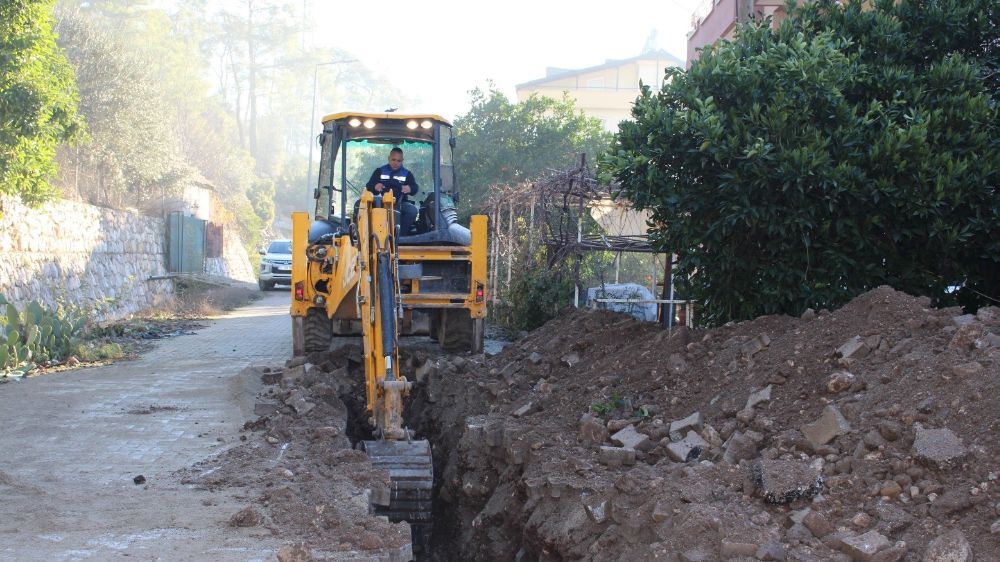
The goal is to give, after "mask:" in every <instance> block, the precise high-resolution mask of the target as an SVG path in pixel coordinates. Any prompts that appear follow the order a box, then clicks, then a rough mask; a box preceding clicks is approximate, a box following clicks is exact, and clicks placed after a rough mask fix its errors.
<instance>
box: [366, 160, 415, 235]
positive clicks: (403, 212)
mask: <svg viewBox="0 0 1000 562" xmlns="http://www.w3.org/2000/svg"><path fill="white" fill-rule="evenodd" d="M365 185H366V187H367V188H368V191H371V192H372V193H374V194H376V195H381V194H382V193H384V192H385V191H386V190H392V195H393V198H395V200H396V209H398V210H399V214H400V219H399V227H400V232H401V233H402V236H406V235H407V234H409V233H410V230H411V229H412V228H413V223H414V222H415V221H416V220H417V207H416V206H415V205H413V203H410V202H409V198H410V197H411V196H414V195H416V194H417V190H418V189H419V186H418V185H417V180H416V179H414V177H413V173H412V172H410V171H409V170H407V169H406V168H404V167H403V149H401V148H399V147H398V146H397V147H395V148H393V149H392V150H391V151H389V163H388V164H386V165H384V166H380V167H378V168H375V171H374V172H372V177H371V178H370V179H369V180H368V183H367V184H365Z"/></svg>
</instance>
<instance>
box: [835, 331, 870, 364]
mask: <svg viewBox="0 0 1000 562" xmlns="http://www.w3.org/2000/svg"><path fill="white" fill-rule="evenodd" d="M867 349H868V348H867V347H866V346H865V342H864V341H863V340H862V339H861V336H854V337H853V338H851V339H849V340H847V341H846V342H844V345H841V346H840V347H839V348H837V355H838V356H839V357H840V358H841V359H850V358H851V357H852V356H854V355H858V356H859V357H860V356H863V355H864V352H865V351H867ZM859 352H860V353H859Z"/></svg>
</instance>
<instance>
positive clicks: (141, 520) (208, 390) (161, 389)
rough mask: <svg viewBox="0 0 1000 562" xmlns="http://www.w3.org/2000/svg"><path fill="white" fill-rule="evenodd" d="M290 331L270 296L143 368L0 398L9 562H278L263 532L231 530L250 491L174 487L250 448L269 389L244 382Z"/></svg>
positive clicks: (284, 351) (164, 345)
mask: <svg viewBox="0 0 1000 562" xmlns="http://www.w3.org/2000/svg"><path fill="white" fill-rule="evenodd" d="M289 326H290V323H289V320H288V295H287V293H285V292H275V293H269V294H268V295H267V296H266V297H265V298H264V299H263V300H262V301H258V302H257V303H256V304H254V305H252V306H250V307H247V308H243V309H240V310H238V311H236V312H234V313H232V314H229V315H227V316H226V317H224V318H220V319H218V320H215V321H212V322H209V327H207V328H205V329H202V330H199V333H198V334H197V335H188V336H181V337H177V338H174V339H171V340H166V341H163V342H161V343H160V344H159V345H158V346H157V347H156V349H154V350H153V351H151V352H149V353H147V354H146V355H145V356H144V357H143V358H142V359H140V360H137V361H132V362H122V363H118V364H115V365H111V366H108V367H101V368H90V369H80V370H77V371H73V372H68V373H60V374H55V375H46V376H40V377H36V378H29V379H27V380H24V381H21V382H19V383H16V384H15V383H9V384H4V385H0V419H2V430H0V451H2V454H0V498H2V501H0V506H2V507H0V560H47V561H70V560H102V561H103V560H132V561H134V560H241V561H243V560H274V559H275V552H276V551H277V549H278V548H279V547H280V546H281V544H280V543H279V541H278V540H277V539H275V538H272V537H271V535H270V533H268V532H267V531H266V530H263V529H261V528H254V529H246V530H244V529H233V528H229V527H227V526H226V523H227V520H228V519H229V517H230V516H231V515H232V514H233V513H234V512H236V511H237V510H239V509H240V508H241V507H243V505H244V503H241V499H243V498H241V497H240V496H239V493H240V492H239V490H233V491H231V492H228V493H223V494H220V493H214V494H213V493H208V492H205V491H198V490H195V489H194V488H193V487H192V486H185V485H182V484H180V478H179V477H177V476H175V475H174V473H175V471H177V470H179V469H182V468H186V467H189V466H191V465H193V464H195V463H197V462H199V461H201V460H204V459H206V458H209V457H211V456H213V455H216V454H218V453H219V452H221V451H222V450H224V449H226V448H228V447H231V446H234V445H235V444H237V443H239V437H240V433H239V430H240V428H241V427H242V425H243V423H244V422H245V421H246V420H248V419H250V418H251V417H252V414H253V412H252V408H253V397H254V394H255V392H256V390H257V388H258V385H260V381H259V379H257V378H255V377H254V378H252V377H241V376H239V374H238V373H239V372H240V370H241V368H242V367H244V366H246V365H248V364H250V363H275V364H280V363H281V362H283V361H284V360H285V359H286V358H287V357H288V354H289V351H290V349H291V335H290V330H289ZM139 475H142V476H143V477H144V478H145V483H144V484H138V485H137V484H135V483H134V482H133V479H134V478H136V477H138V476H139Z"/></svg>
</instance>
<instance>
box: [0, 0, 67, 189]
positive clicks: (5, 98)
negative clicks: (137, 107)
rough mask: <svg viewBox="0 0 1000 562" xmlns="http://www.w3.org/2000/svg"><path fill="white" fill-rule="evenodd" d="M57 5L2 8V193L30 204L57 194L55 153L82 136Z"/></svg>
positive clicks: (43, 0)
mask: <svg viewBox="0 0 1000 562" xmlns="http://www.w3.org/2000/svg"><path fill="white" fill-rule="evenodd" d="M53 4H54V0H13V1H11V0H5V1H4V2H0V193H2V194H7V195H19V196H20V197H21V199H22V200H24V201H25V202H28V203H38V202H41V201H44V200H46V199H50V198H51V197H53V196H54V195H55V194H56V190H55V189H54V188H53V187H52V186H51V185H50V184H49V179H50V178H51V177H53V176H54V175H55V173H56V164H55V152H56V147H57V146H58V145H59V143H61V142H65V141H69V140H71V139H72V138H73V137H74V135H75V134H76V133H77V132H78V131H79V130H80V128H81V122H80V120H79V119H78V117H77V115H76V100H77V92H76V84H75V82H74V80H73V71H72V69H71V68H70V66H69V64H67V62H66V57H65V56H64V55H63V53H62V51H61V50H60V49H59V47H58V46H57V45H56V36H55V33H54V32H53V31H52V26H53V18H52V6H53Z"/></svg>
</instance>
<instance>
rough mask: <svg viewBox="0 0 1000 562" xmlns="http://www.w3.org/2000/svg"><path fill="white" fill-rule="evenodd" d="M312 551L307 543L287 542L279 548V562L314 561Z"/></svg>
mask: <svg viewBox="0 0 1000 562" xmlns="http://www.w3.org/2000/svg"><path fill="white" fill-rule="evenodd" d="M312 559H313V557H312V551H311V550H309V547H308V546H306V543H303V542H298V543H294V544H286V545H285V546H283V547H281V549H280V550H278V562H312Z"/></svg>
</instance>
